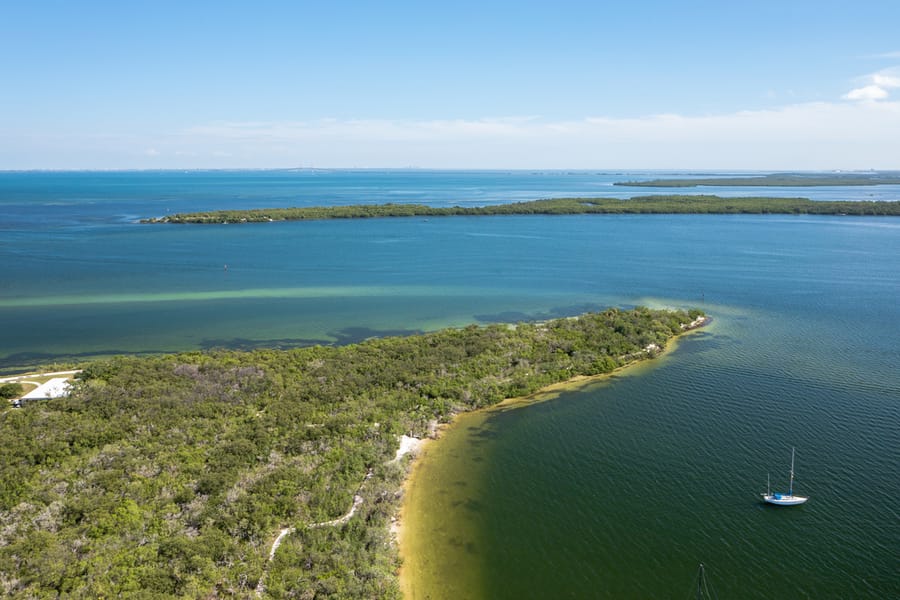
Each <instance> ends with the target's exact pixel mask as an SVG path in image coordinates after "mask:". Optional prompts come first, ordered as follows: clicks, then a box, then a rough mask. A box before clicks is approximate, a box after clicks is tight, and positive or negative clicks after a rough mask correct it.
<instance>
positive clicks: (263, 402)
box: [0, 308, 699, 598]
mask: <svg viewBox="0 0 900 600" xmlns="http://www.w3.org/2000/svg"><path fill="white" fill-rule="evenodd" d="M698 315H699V312H697V311H693V312H691V313H687V312H683V311H655V310H649V309H646V308H637V309H634V310H615V309H610V310H607V311H605V312H602V313H592V314H587V315H582V316H581V317H577V318H570V319H559V320H554V321H549V322H543V323H521V324H518V325H490V326H487V327H476V326H470V327H466V328H463V329H451V330H445V331H439V332H435V333H427V334H422V335H415V336H410V337H394V338H382V339H373V340H370V341H367V342H365V343H361V344H355V345H349V346H343V347H322V346H316V347H310V348H302V349H294V350H286V351H284V350H257V351H253V352H236V351H217V352H209V353H202V352H190V353H183V354H175V355H166V356H155V357H121V358H114V359H111V360H104V361H98V362H93V363H90V364H88V365H86V366H85V368H84V371H83V373H82V374H81V376H80V380H79V381H78V383H77V385H76V386H75V390H74V392H73V393H72V395H71V396H70V397H68V398H64V399H58V400H52V401H46V402H34V403H30V404H27V405H26V406H25V407H24V408H22V409H12V408H7V409H5V410H4V411H3V412H2V413H0V438H2V439H0V586H2V589H3V592H4V593H6V594H8V595H18V596H21V597H34V598H55V597H59V596H65V597H90V598H100V597H118V596H137V597H148V598H149V597H152V598H198V597H248V596H250V595H252V592H253V590H254V588H255V587H256V585H257V583H258V582H259V580H260V578H261V577H262V576H263V573H264V572H266V569H268V572H267V573H266V576H265V584H266V593H267V594H268V595H269V596H272V597H307V598H313V597H343V598H375V597H377V598H385V597H387V598H391V597H398V596H399V591H398V587H397V581H396V570H397V567H398V558H397V554H396V548H395V547H394V545H393V544H391V542H390V534H389V527H388V523H389V521H390V518H391V516H392V515H393V514H394V513H395V512H396V509H397V503H398V501H399V497H400V496H399V486H400V482H401V480H402V478H403V473H404V471H403V467H402V466H401V465H399V464H397V463H394V462H392V461H391V459H392V458H393V456H394V454H395V452H396V449H397V447H398V436H399V435H401V434H412V435H416V436H422V435H424V434H425V433H426V431H427V429H428V426H429V422H431V421H434V420H437V421H446V420H448V419H450V418H451V417H452V415H453V414H454V413H455V412H458V411H465V410H471V409H474V408H478V407H482V406H488V405H491V404H494V403H496V402H498V401H500V400H502V399H504V398H507V397H514V396H519V395H523V394H528V393H531V392H534V391H536V390H537V389H539V388H541V387H543V386H546V385H548V384H552V383H556V382H559V381H563V380H567V379H569V378H571V377H574V376H577V375H596V374H600V373H606V372H609V371H611V370H613V369H614V368H616V367H618V366H621V365H623V364H626V363H628V362H631V361H634V360H640V359H643V358H647V357H650V356H652V355H653V354H654V353H655V352H656V351H657V350H656V348H663V347H665V345H666V342H667V341H668V340H669V339H670V338H671V337H672V336H674V335H677V334H679V333H681V332H682V331H683V330H684V325H685V324H686V323H689V322H691V321H692V320H693V319H695V318H696V317H697V316H698ZM367 473H368V474H370V476H369V477H368V478H367V477H366V476H367ZM361 484H362V485H361ZM357 493H358V494H359V495H360V496H362V498H363V501H362V503H361V505H360V507H359V511H358V512H357V513H356V514H354V516H353V518H351V519H349V520H348V521H347V522H346V523H343V524H337V525H335V526H331V527H313V526H311V525H312V524H315V523H321V522H324V521H328V520H331V519H335V518H337V517H339V516H340V515H342V514H344V513H346V512H347V510H348V508H349V507H350V505H351V503H352V499H353V497H354V494H357ZM288 526H291V527H295V528H296V531H295V533H294V534H293V535H291V536H288V537H287V538H286V541H285V543H284V544H283V545H282V546H281V548H280V549H279V550H278V554H277V555H276V558H275V560H274V561H272V562H271V563H270V564H269V563H268V554H269V548H270V546H271V543H272V541H273V539H274V538H275V536H276V534H277V533H278V530H279V529H280V528H282V527H288Z"/></svg>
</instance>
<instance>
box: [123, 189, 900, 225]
mask: <svg viewBox="0 0 900 600" xmlns="http://www.w3.org/2000/svg"><path fill="white" fill-rule="evenodd" d="M585 214H598V215H604V214H802V215H840V216H845V215H846V216H900V201H878V202H874V201H814V200H809V199H808V198H769V197H742V198H723V197H720V196H712V195H657V196H638V197H634V198H630V199H628V200H619V199H615V198H556V199H549V200H532V201H529V202H515V203H511V204H496V205H490V206H474V207H461V206H452V207H436V206H428V205H424V204H396V203H387V204H352V205H346V206H305V207H291V208H255V209H246V210H218V211H208V212H194V213H178V214H174V215H167V216H164V217H156V218H151V219H143V220H141V223H150V224H160V223H163V224H186V223H189V224H198V225H211V224H216V225H226V224H243V223H272V222H276V221H314V220H326V219H372V218H388V217H450V216H492V215H497V216H501V215H585Z"/></svg>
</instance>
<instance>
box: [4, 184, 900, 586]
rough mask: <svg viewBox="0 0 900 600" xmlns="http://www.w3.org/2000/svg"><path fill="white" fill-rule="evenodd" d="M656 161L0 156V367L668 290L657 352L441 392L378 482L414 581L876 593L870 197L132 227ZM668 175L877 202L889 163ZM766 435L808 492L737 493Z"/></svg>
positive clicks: (889, 266) (449, 201)
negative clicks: (521, 390)
mask: <svg viewBox="0 0 900 600" xmlns="http://www.w3.org/2000/svg"><path fill="white" fill-rule="evenodd" d="M658 175H661V174H660V173H644V174H641V173H637V174H635V173H622V174H616V173H594V172H575V173H562V172H550V173H539V172H535V173H530V172H528V173H526V172H513V173H509V172H419V171H384V172H381V171H374V172H370V171H334V172H332V171H327V172H314V171H310V172H303V171H297V172H292V171H285V172H267V171H263V172H188V173H175V172H162V173H153V172H140V173H0V370H2V371H7V372H9V371H14V370H16V369H18V368H22V367H25V366H28V365H33V364H36V363H43V362H51V361H70V360H78V359H81V358H91V357H94V356H102V355H108V354H113V353H120V352H129V353H144V352H161V351H175V350H189V349H196V348H212V347H255V346H263V347H268V346H285V347H287V346H293V345H300V344H308V343H343V342H350V341H356V340H360V339H365V338H366V337H369V336H374V335H385V334H393V333H407V332H413V331H420V330H429V329H436V328H440V327H445V326H457V325H465V324H468V323H473V322H475V323H486V322H492V321H515V320H520V319H540V318H548V317H553V316H560V315H568V314H577V313H580V312H583V311H585V310H591V309H596V308H602V307H606V306H610V305H612V306H631V305H636V304H647V305H651V306H679V307H686V306H697V307H699V308H702V309H704V310H706V311H707V312H708V313H709V314H711V315H712V316H713V318H714V322H713V324H712V325H710V326H709V327H708V328H706V329H704V330H702V331H700V332H696V333H694V334H691V335H689V336H687V337H686V338H684V339H683V340H682V341H681V342H680V344H679V346H678V348H677V349H676V350H675V351H674V352H672V353H670V354H668V355H667V356H666V357H664V358H663V359H661V360H658V361H653V362H651V363H648V364H646V365H642V366H641V367H639V368H638V369H637V370H635V371H632V372H629V373H627V374H626V375H623V376H618V377H616V378H614V379H611V380H609V381H606V382H602V383H598V384H595V385H592V386H589V387H588V388H586V389H583V390H580V391H577V392H567V393H564V394H562V396H561V397H560V398H558V399H556V400H552V401H549V402H544V403H540V404H535V405H534V406H529V407H527V408H522V409H515V410H505V411H496V412H484V413H478V414H476V415H467V416H465V417H464V418H462V419H460V421H459V423H458V424H457V425H456V426H454V427H451V428H450V429H449V430H448V431H447V432H446V434H445V436H444V437H443V438H442V439H441V440H440V441H439V442H437V443H435V444H433V445H432V446H431V448H430V449H429V450H428V452H427V454H426V455H425V457H424V458H423V459H422V461H421V462H420V464H419V465H418V467H417V470H416V475H415V479H414V480H413V485H412V486H411V487H410V489H409V491H408V494H409V496H408V501H407V506H408V511H407V512H408V518H407V519H406V522H405V526H406V527H407V530H408V531H410V532H414V533H415V534H416V538H417V539H418V540H419V541H420V542H421V544H420V545H419V546H418V550H417V552H416V556H415V557H407V558H406V560H407V562H406V564H407V568H409V569H411V570H412V571H413V572H414V573H415V574H416V585H417V586H418V587H417V591H419V592H420V594H419V595H417V596H416V597H426V595H427V596H430V597H432V598H439V597H446V598H451V597H452V598H461V597H466V598H549V597H556V598H560V597H571V598H585V597H592V598H623V597H643V598H684V597H691V583H692V581H693V580H694V577H695V576H696V573H697V568H698V565H699V563H700V562H703V563H704V564H706V566H707V575H708V577H709V579H710V580H711V582H712V584H713V586H714V588H715V590H716V591H717V592H718V594H719V597H722V598H724V597H732V598H763V597H765V598H772V597H775V598H780V597H794V596H799V597H809V598H890V597H900V576H898V575H897V573H898V572H900V502H898V500H897V498H898V495H900V469H898V468H897V456H898V450H900V345H898V339H900V303H898V301H897V300H898V298H900V269H898V268H897V263H898V258H900V220H898V219H893V218H851V217H804V216H776V215H772V216H754V215H747V216H739V215H735V216H716V215H702V216H699V215H698V216H691V215H674V216H672V215H645V216H629V215H615V216H563V217H546V216H510V217H478V218H473V217H454V218H441V219H436V218H431V219H420V218H409V219H381V220H354V221H320V222H308V223H270V224H252V225H224V226H219V225H215V226H195V225H177V226H176V225H140V224H137V223H136V222H135V221H136V220H137V219H139V218H142V217H149V216H159V215H163V214H166V213H167V212H179V211H188V210H209V209H216V208H251V207H264V206H294V205H316V204H336V203H341V204H351V203H366V202H372V203H375V202H387V201H393V202H423V203H428V204H433V205H453V204H489V203H496V202H509V201H518V200H529V199H534V198H543V197H560V196H615V197H630V196H634V195H642V194H645V193H650V192H651V191H652V192H664V191H666V190H646V189H638V188H635V189H630V188H622V187H613V186H612V185H611V184H612V182H613V181H618V180H622V179H634V178H637V177H641V176H646V177H655V176H658ZM669 191H676V192H677V193H718V194H720V195H789V196H805V197H811V198H813V199H857V200H863V199H873V198H875V199H882V200H888V199H894V200H895V199H900V189H898V187H897V186H877V187H871V188H868V187H866V188H784V189H781V188H774V189H773V188H759V189H754V188H730V189H717V188H697V189H679V190H669ZM226 266H227V268H226ZM792 446H796V448H797V480H796V486H795V489H796V491H797V493H799V494H803V495H809V496H810V497H811V500H810V501H809V503H807V504H806V505H804V506H802V507H795V508H789V509H778V508H772V507H767V506H763V505H761V504H760V503H759V501H758V499H759V492H761V491H763V490H764V486H765V476H766V473H767V472H770V473H771V475H772V481H773V487H782V488H783V487H784V486H786V484H787V471H788V467H789V460H790V449H791V447H792ZM420 483H421V484H420ZM417 507H418V508H417Z"/></svg>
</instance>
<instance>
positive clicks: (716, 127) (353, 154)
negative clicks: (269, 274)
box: [175, 96, 900, 169]
mask: <svg viewBox="0 0 900 600" xmlns="http://www.w3.org/2000/svg"><path fill="white" fill-rule="evenodd" d="M873 99H879V100H880V101H879V102H849V103H848V102H817V103H805V104H795V105H790V106H785V107H782V108H779V109H771V110H760V111H740V112H734V113H728V114H719V115H706V116H685V115H678V114H660V115H650V116H646V117H640V118H612V117H589V118H584V119H578V120H547V119H540V118H536V117H524V118H496V119H474V120H466V119H436V120H380V119H355V120H338V119H324V120H314V121H288V122H252V123H251V122H237V123H214V124H207V125H203V126H198V127H193V128H190V129H188V130H185V131H184V132H182V133H181V134H180V135H178V136H175V139H176V141H177V142H178V143H179V144H181V145H182V146H183V147H185V148H187V147H196V148H213V147H216V148H227V149H228V150H229V151H231V153H232V154H233V158H234V159H235V160H236V161H242V162H240V164H241V165H242V166H285V165H298V164H304V165H310V164H315V165H318V166H332V167H352V166H374V167H402V166H407V165H410V164H415V165H418V166H422V167H436V168H442V167H446V168H453V167H458V168H723V169H728V168H732V169H736V168H745V169H754V168H758V169H830V168H841V169H854V168H881V169H889V168H890V169H896V168H898V167H900V164H898V163H897V157H898V156H900V102H896V101H890V100H885V99H884V97H883V96H879V97H878V98H873Z"/></svg>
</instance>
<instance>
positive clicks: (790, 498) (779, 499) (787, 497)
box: [762, 448, 809, 506]
mask: <svg viewBox="0 0 900 600" xmlns="http://www.w3.org/2000/svg"><path fill="white" fill-rule="evenodd" d="M762 497H763V500H764V501H766V502H768V503H769V504H777V505H778V506H795V505H797V504H803V503H804V502H806V501H807V500H809V498H805V497H803V496H795V495H794V449H793V448H791V484H790V486H789V487H788V493H787V494H782V493H780V492H775V493H774V494H773V493H772V490H771V486H770V483H769V476H768V475H766V493H765V494H763V495H762Z"/></svg>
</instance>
